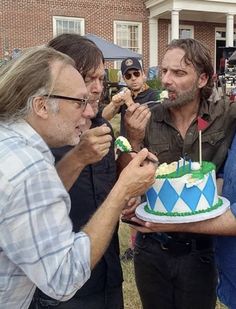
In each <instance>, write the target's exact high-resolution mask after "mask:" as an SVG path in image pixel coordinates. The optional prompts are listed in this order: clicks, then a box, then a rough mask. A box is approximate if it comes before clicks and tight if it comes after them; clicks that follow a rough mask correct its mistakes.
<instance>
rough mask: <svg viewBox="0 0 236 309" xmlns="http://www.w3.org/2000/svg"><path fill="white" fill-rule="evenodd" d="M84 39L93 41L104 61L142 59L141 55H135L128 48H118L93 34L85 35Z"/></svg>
mask: <svg viewBox="0 0 236 309" xmlns="http://www.w3.org/2000/svg"><path fill="white" fill-rule="evenodd" d="M85 37H86V38H88V39H90V40H91V41H93V42H94V43H95V44H96V45H97V47H98V48H99V49H100V50H101V51H102V53H103V56H104V59H105V60H122V59H125V58H128V57H135V58H138V59H141V58H142V55H141V54H138V53H135V52H133V51H132V50H130V49H128V48H123V47H120V46H119V45H116V44H114V43H112V42H109V41H107V40H105V39H103V38H101V37H99V36H97V35H95V34H90V33H88V34H86V35H85Z"/></svg>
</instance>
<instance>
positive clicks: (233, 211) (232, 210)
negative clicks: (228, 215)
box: [230, 203, 236, 217]
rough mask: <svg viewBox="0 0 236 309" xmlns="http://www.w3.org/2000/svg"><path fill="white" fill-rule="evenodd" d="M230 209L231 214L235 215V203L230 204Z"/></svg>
mask: <svg viewBox="0 0 236 309" xmlns="http://www.w3.org/2000/svg"><path fill="white" fill-rule="evenodd" d="M230 210H231V212H232V214H233V215H234V216H235V217H236V203H233V204H231V205H230Z"/></svg>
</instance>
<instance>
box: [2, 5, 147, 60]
mask: <svg viewBox="0 0 236 309" xmlns="http://www.w3.org/2000/svg"><path fill="white" fill-rule="evenodd" d="M144 2H145V0H132V1H127V0H119V1H114V0H66V1H65V0H63V1H62V0H19V1H17V0H3V1H0V4H1V6H2V9H1V11H0V57H1V56H2V55H3V50H4V49H8V50H9V51H11V50H12V49H13V48H21V49H23V48H27V47H31V46H36V45H42V44H45V43H46V42H47V41H48V40H50V39H51V38H52V35H53V16H68V17H81V18H85V33H93V34H96V35H99V36H102V37H104V38H105V39H107V40H109V41H111V42H114V39H113V21H114V20H123V21H137V22H142V27H143V47H142V48H143V50H142V52H143V55H144V63H145V65H146V66H148V63H147V62H148V55H149V39H148V38H149V34H148V10H146V8H145V5H144Z"/></svg>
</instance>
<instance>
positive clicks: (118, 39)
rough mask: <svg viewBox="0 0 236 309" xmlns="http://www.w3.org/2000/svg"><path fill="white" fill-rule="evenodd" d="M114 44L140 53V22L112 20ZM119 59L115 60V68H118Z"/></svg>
mask: <svg viewBox="0 0 236 309" xmlns="http://www.w3.org/2000/svg"><path fill="white" fill-rule="evenodd" d="M114 42H115V44H117V45H119V46H121V47H124V48H129V49H131V50H132V51H134V52H136V53H139V54H142V23H139V22H131V21H114ZM120 63H121V61H115V68H120Z"/></svg>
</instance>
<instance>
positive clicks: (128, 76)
mask: <svg viewBox="0 0 236 309" xmlns="http://www.w3.org/2000/svg"><path fill="white" fill-rule="evenodd" d="M133 75H134V76H135V77H139V76H140V72H139V71H134V72H132V73H126V74H125V78H126V79H128V80H129V79H131V77H132V76H133Z"/></svg>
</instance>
